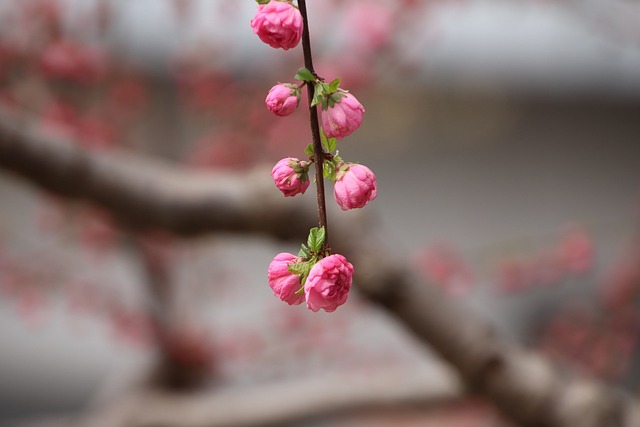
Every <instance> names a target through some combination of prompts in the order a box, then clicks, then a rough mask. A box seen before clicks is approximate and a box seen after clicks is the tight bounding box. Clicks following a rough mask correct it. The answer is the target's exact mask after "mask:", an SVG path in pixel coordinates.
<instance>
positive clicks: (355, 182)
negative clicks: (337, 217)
mask: <svg viewBox="0 0 640 427" xmlns="http://www.w3.org/2000/svg"><path fill="white" fill-rule="evenodd" d="M377 195H378V188H377V186H376V176H375V175H374V174H373V172H371V169H369V168H368V167H366V166H363V165H357V164H350V165H349V166H348V169H347V170H345V171H340V172H338V176H337V179H336V183H335V185H334V189H333V196H334V197H335V199H336V202H337V203H338V205H340V207H341V208H342V210H343V211H346V210H349V209H355V208H362V207H364V206H365V205H366V204H367V203H369V202H370V201H372V200H373V199H375V198H376V196H377Z"/></svg>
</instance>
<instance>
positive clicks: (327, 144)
mask: <svg viewBox="0 0 640 427" xmlns="http://www.w3.org/2000/svg"><path fill="white" fill-rule="evenodd" d="M320 138H322V147H323V148H324V149H325V151H326V152H327V153H333V152H334V151H335V149H336V147H337V145H338V142H337V139H336V138H327V136H326V135H325V134H324V131H323V130H322V128H320Z"/></svg>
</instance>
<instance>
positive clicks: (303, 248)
mask: <svg viewBox="0 0 640 427" xmlns="http://www.w3.org/2000/svg"><path fill="white" fill-rule="evenodd" d="M298 256H299V257H301V258H311V251H309V248H308V247H307V246H306V245H305V244H302V246H301V247H300V252H298Z"/></svg>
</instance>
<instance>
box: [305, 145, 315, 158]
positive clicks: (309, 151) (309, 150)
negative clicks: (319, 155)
mask: <svg viewBox="0 0 640 427" xmlns="http://www.w3.org/2000/svg"><path fill="white" fill-rule="evenodd" d="M304 154H307V155H308V156H310V157H313V155H314V152H313V144H309V145H307V148H305V149H304Z"/></svg>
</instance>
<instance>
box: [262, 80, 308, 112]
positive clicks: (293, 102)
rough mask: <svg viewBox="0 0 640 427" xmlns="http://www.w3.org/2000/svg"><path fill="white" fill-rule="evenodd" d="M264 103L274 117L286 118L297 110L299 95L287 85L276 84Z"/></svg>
mask: <svg viewBox="0 0 640 427" xmlns="http://www.w3.org/2000/svg"><path fill="white" fill-rule="evenodd" d="M265 102H266V104H267V107H268V108H269V110H270V111H271V112H272V113H273V114H275V115H276V116H281V117H283V116H288V115H289V114H291V113H293V112H294V111H296V108H298V104H299V103H300V93H299V92H298V91H297V90H296V89H292V88H291V87H288V86H287V85H284V84H277V85H275V86H274V87H272V88H271V90H270V91H269V94H268V95H267V99H266V100H265Z"/></svg>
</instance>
